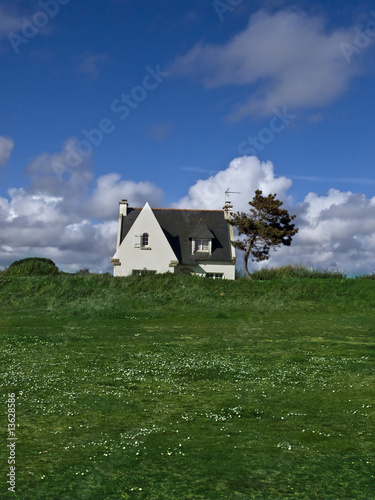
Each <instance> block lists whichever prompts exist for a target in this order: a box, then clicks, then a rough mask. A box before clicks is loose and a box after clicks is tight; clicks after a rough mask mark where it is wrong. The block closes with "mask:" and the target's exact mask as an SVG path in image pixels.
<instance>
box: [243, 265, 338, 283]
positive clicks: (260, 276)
mask: <svg viewBox="0 0 375 500" xmlns="http://www.w3.org/2000/svg"><path fill="white" fill-rule="evenodd" d="M251 278H252V279H254V280H272V279H277V278H319V279H325V278H338V279H345V278H346V275H345V274H344V273H341V272H340V271H329V270H328V269H323V270H318V269H310V268H308V267H305V266H302V265H294V266H292V265H287V266H282V267H271V268H267V267H264V268H263V269H260V270H259V271H254V272H252V273H251Z"/></svg>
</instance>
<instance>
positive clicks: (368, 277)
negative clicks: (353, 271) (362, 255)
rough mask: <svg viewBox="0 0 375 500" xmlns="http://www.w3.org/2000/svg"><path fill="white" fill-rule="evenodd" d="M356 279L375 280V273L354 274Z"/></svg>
mask: <svg viewBox="0 0 375 500" xmlns="http://www.w3.org/2000/svg"><path fill="white" fill-rule="evenodd" d="M356 278H357V279H365V280H375V273H372V274H364V275H362V276H356Z"/></svg>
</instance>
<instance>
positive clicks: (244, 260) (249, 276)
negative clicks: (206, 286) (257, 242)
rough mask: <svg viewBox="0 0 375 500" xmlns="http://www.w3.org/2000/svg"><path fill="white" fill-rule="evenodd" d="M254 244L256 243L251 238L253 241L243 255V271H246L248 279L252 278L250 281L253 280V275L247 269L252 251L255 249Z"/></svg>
mask: <svg viewBox="0 0 375 500" xmlns="http://www.w3.org/2000/svg"><path fill="white" fill-rule="evenodd" d="M253 243H254V239H253V238H251V240H250V241H249V244H248V245H247V248H246V250H245V253H244V254H243V270H244V271H245V276H246V278H250V279H251V275H250V273H249V269H248V267H247V261H248V260H249V256H250V253H251V249H252V248H253Z"/></svg>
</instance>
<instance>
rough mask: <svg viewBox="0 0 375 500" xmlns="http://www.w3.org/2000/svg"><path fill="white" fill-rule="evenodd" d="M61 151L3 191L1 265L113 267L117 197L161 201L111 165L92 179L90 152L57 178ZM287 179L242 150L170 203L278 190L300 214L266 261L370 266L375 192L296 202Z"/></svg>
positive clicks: (359, 269)
mask: <svg viewBox="0 0 375 500" xmlns="http://www.w3.org/2000/svg"><path fill="white" fill-rule="evenodd" d="M63 156H64V150H63V151H62V152H59V153H56V154H54V155H48V154H47V153H44V154H42V155H39V156H38V157H37V158H36V159H35V160H34V161H33V162H32V163H31V164H30V165H29V166H28V167H27V169H26V171H27V173H28V174H29V175H30V176H31V180H32V182H31V184H30V186H29V187H28V188H19V189H15V188H13V189H9V191H8V197H7V198H2V197H0V265H1V266H7V265H9V264H10V263H11V262H13V261H14V260H16V259H19V258H23V257H30V256H39V257H48V258H51V259H52V260H54V261H55V262H56V264H57V265H58V266H59V267H60V268H61V269H63V270H65V271H77V270H79V269H83V268H89V269H90V270H91V271H93V272H100V271H103V272H106V271H108V272H111V270H112V269H111V264H110V261H109V259H110V257H111V256H112V255H113V253H114V251H115V245H116V234H117V220H118V202H119V201H120V200H121V199H122V198H127V199H128V200H129V202H130V204H131V205H132V206H143V205H144V203H145V202H146V201H148V202H149V203H150V204H151V206H158V207H160V206H163V191H162V190H161V189H160V188H158V187H157V186H155V185H154V184H152V183H150V182H138V183H136V182H133V181H129V180H124V179H122V178H121V176H120V175H119V174H116V173H112V174H107V175H103V176H101V177H99V178H98V179H97V180H95V183H94V185H93V186H92V181H93V180H94V179H93V174H92V171H91V169H90V164H89V160H88V159H87V160H86V163H84V164H82V165H81V167H82V168H81V167H78V168H77V169H75V170H73V172H71V173H70V174H69V175H67V176H66V179H65V181H64V182H59V180H58V179H57V177H56V176H55V175H54V172H53V173H52V174H51V169H52V167H51V164H52V161H53V159H54V158H60V157H63ZM52 171H53V170H52ZM291 185H292V181H291V179H288V178H287V177H282V176H281V177H279V176H277V175H276V174H275V171H274V167H273V164H272V163H271V162H260V161H259V160H258V159H257V158H256V157H247V156H244V157H241V158H235V159H234V160H233V161H232V162H231V163H230V165H229V166H228V168H227V169H225V170H223V171H221V172H218V173H217V174H215V175H212V176H211V177H209V178H207V179H202V180H199V181H197V182H196V183H195V184H194V185H193V186H192V187H191V188H190V189H189V192H188V194H187V196H185V197H184V198H182V199H180V200H179V201H178V202H176V203H175V204H174V207H175V208H177V207H181V208H196V209H199V208H202V209H221V208H222V206H223V205H224V201H225V191H226V190H227V189H228V188H230V190H231V191H239V192H240V194H237V195H236V194H232V195H231V201H232V203H233V205H234V211H246V212H247V211H248V209H249V205H248V202H249V201H250V200H251V199H252V197H253V195H254V191H255V190H256V189H261V190H262V191H263V193H264V194H269V193H277V196H278V198H280V199H281V200H283V201H284V206H285V207H286V208H287V209H288V210H289V211H290V213H293V214H297V218H296V219H295V223H296V225H297V227H298V228H299V232H298V234H297V235H296V236H295V237H294V239H293V243H292V245H291V247H283V248H281V249H280V250H279V251H277V252H272V253H271V258H270V260H269V261H268V262H266V263H264V264H265V265H268V266H280V265H284V264H288V263H301V264H304V265H306V266H311V267H319V268H332V267H333V268H339V269H340V270H342V271H345V272H349V273H363V272H365V273H370V272H373V271H375V197H374V198H372V199H367V198H366V197H365V196H364V195H362V194H355V193H351V192H342V191H338V190H335V189H331V190H329V191H328V193H327V194H326V195H325V196H318V195H317V194H315V193H308V194H307V196H306V197H305V199H304V201H303V202H302V203H300V204H297V205H294V206H293V205H292V197H291V196H290V194H288V192H289V189H290V187H291ZM264 264H263V265H264ZM239 265H241V259H239ZM253 267H254V268H257V267H259V264H254V265H253Z"/></svg>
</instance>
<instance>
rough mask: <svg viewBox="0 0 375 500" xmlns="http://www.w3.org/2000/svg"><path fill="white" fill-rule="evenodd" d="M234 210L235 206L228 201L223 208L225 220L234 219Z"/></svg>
mask: <svg viewBox="0 0 375 500" xmlns="http://www.w3.org/2000/svg"><path fill="white" fill-rule="evenodd" d="M232 208H233V205H232V204H231V202H230V201H226V202H225V205H224V207H223V209H224V219H225V220H230V219H231V218H232Z"/></svg>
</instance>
